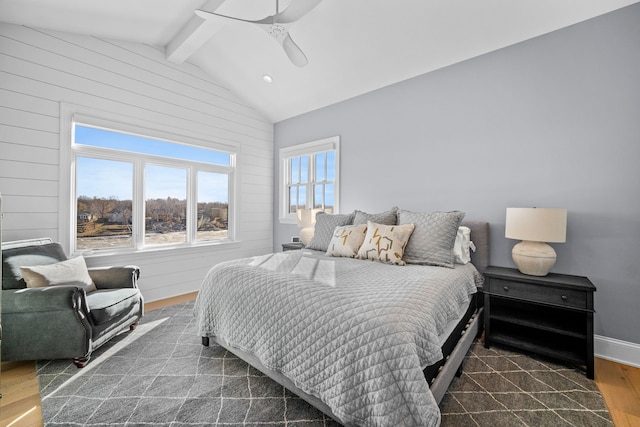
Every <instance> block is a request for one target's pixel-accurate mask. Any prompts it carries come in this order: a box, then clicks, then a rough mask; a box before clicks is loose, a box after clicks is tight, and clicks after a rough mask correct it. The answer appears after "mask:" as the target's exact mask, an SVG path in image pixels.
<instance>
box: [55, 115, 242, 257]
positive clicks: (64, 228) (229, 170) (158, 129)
mask: <svg viewBox="0 0 640 427" xmlns="http://www.w3.org/2000/svg"><path fill="white" fill-rule="evenodd" d="M60 120H61V131H60V139H61V141H60V147H61V149H60V190H59V201H60V203H59V205H60V209H59V230H60V238H59V239H58V240H59V241H60V243H61V244H62V245H63V247H64V248H65V249H66V250H67V253H69V254H71V256H74V255H78V254H83V255H85V256H87V255H88V256H91V255H121V254H127V253H129V254H130V253H145V252H153V251H157V250H167V249H180V248H194V247H204V246H206V247H210V246H220V245H228V244H235V243H237V240H236V236H237V220H236V206H237V203H238V198H237V174H238V168H237V164H238V156H239V149H238V146H237V145H234V144H224V143H216V142H209V141H204V140H201V139H198V138H194V137H190V136H186V135H183V134H178V133H176V132H175V130H174V129H172V128H170V127H168V126H166V125H156V124H153V128H151V127H150V126H149V123H146V122H143V121H138V120H132V119H131V118H130V117H127V118H125V117H123V116H119V115H116V114H110V113H106V112H102V111H97V110H93V109H90V108H84V107H78V106H72V105H68V104H64V103H62V104H61V114H60ZM74 124H79V125H84V126H89V127H96V128H100V129H105V130H107V131H113V132H119V133H128V134H133V135H138V136H142V137H145V138H151V139H159V140H162V141H167V142H171V143H176V144H184V145H191V146H194V147H197V148H203V149H211V150H218V151H223V152H225V153H228V154H229V155H230V163H229V165H228V166H226V165H217V164H211V163H204V162H202V163H201V162H197V161H190V160H182V159H177V158H171V157H164V156H157V155H152V154H142V153H134V152H126V151H119V150H112V149H108V148H102V147H92V146H86V145H74V144H73V142H74V135H73V130H74ZM78 156H80V157H90V158H98V159H105V160H114V161H124V162H128V163H133V182H132V186H133V192H132V197H133V199H132V224H133V225H134V227H133V228H134V230H136V231H135V232H134V236H133V237H134V239H133V245H132V247H126V248H109V249H90V250H78V249H77V248H76V226H77V221H78V218H77V196H78V195H77V194H76V178H77V177H76V159H77V157H78ZM145 164H149V165H157V166H168V167H178V168H185V169H186V173H187V177H186V180H187V182H186V185H187V213H186V214H187V227H186V228H187V235H186V241H185V242H181V243H175V244H154V245H145V244H144V240H145V229H144V226H145V223H144V222H145V218H144V209H145V207H144V205H145V198H144V193H145V169H144V165H145ZM201 171H202V172H213V173H223V174H226V175H228V186H229V188H228V192H229V201H228V204H229V206H228V235H227V238H225V239H219V240H202V241H198V240H196V236H197V230H196V228H197V218H195V219H194V218H191V217H192V216H194V215H197V203H198V191H197V190H198V189H197V174H198V172H201Z"/></svg>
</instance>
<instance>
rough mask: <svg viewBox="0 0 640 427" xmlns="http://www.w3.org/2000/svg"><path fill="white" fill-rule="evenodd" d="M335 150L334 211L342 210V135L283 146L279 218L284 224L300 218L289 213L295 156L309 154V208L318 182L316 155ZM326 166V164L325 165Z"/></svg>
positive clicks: (307, 203)
mask: <svg viewBox="0 0 640 427" xmlns="http://www.w3.org/2000/svg"><path fill="white" fill-rule="evenodd" d="M331 150H333V151H335V171H334V172H335V179H334V180H333V186H334V208H333V209H334V213H339V212H340V137H339V136H332V137H329V138H324V139H320V140H316V141H311V142H306V143H303V144H298V145H293V146H290V147H284V148H281V149H280V151H279V165H280V173H279V175H280V185H279V191H280V209H279V211H280V212H279V219H280V223H282V224H297V223H298V218H297V216H296V214H293V213H289V184H290V182H291V176H292V171H291V167H290V165H291V162H290V159H291V158H293V157H300V156H309V171H308V175H309V179H308V182H307V183H306V187H307V189H306V203H305V206H306V208H307V209H311V208H313V197H314V193H313V187H314V184H316V181H315V179H316V174H315V166H316V165H315V162H316V159H315V157H316V156H315V155H316V154H317V153H321V152H325V151H331ZM325 167H326V165H325ZM322 182H323V183H326V182H327V181H326V180H325V181H322Z"/></svg>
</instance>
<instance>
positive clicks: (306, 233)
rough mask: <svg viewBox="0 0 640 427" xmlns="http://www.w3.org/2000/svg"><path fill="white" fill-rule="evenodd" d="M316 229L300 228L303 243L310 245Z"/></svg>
mask: <svg viewBox="0 0 640 427" xmlns="http://www.w3.org/2000/svg"><path fill="white" fill-rule="evenodd" d="M315 231H316V229H315V227H304V228H301V229H300V240H301V241H302V244H303V245H305V246H308V245H309V242H310V241H311V238H312V237H313V234H314V233H315Z"/></svg>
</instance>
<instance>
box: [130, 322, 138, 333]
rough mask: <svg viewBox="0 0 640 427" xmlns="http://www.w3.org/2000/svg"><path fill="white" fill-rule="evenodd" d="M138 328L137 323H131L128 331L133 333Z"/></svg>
mask: <svg viewBox="0 0 640 427" xmlns="http://www.w3.org/2000/svg"><path fill="white" fill-rule="evenodd" d="M137 327H138V322H133V323H132V324H131V325H129V330H130V331H133V330H135V329H136V328H137Z"/></svg>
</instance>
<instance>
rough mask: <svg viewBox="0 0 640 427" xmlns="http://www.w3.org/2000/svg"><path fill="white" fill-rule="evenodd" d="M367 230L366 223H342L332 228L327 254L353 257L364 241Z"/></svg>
mask: <svg viewBox="0 0 640 427" xmlns="http://www.w3.org/2000/svg"><path fill="white" fill-rule="evenodd" d="M366 232H367V225H366V224H358V225H343V226H342V227H336V228H335V229H334V230H333V236H332V237H331V242H329V249H327V254H326V255H327V256H342V257H349V258H353V257H355V256H356V255H357V254H358V249H360V246H361V245H362V242H363V241H364V235H365V233H366Z"/></svg>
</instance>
